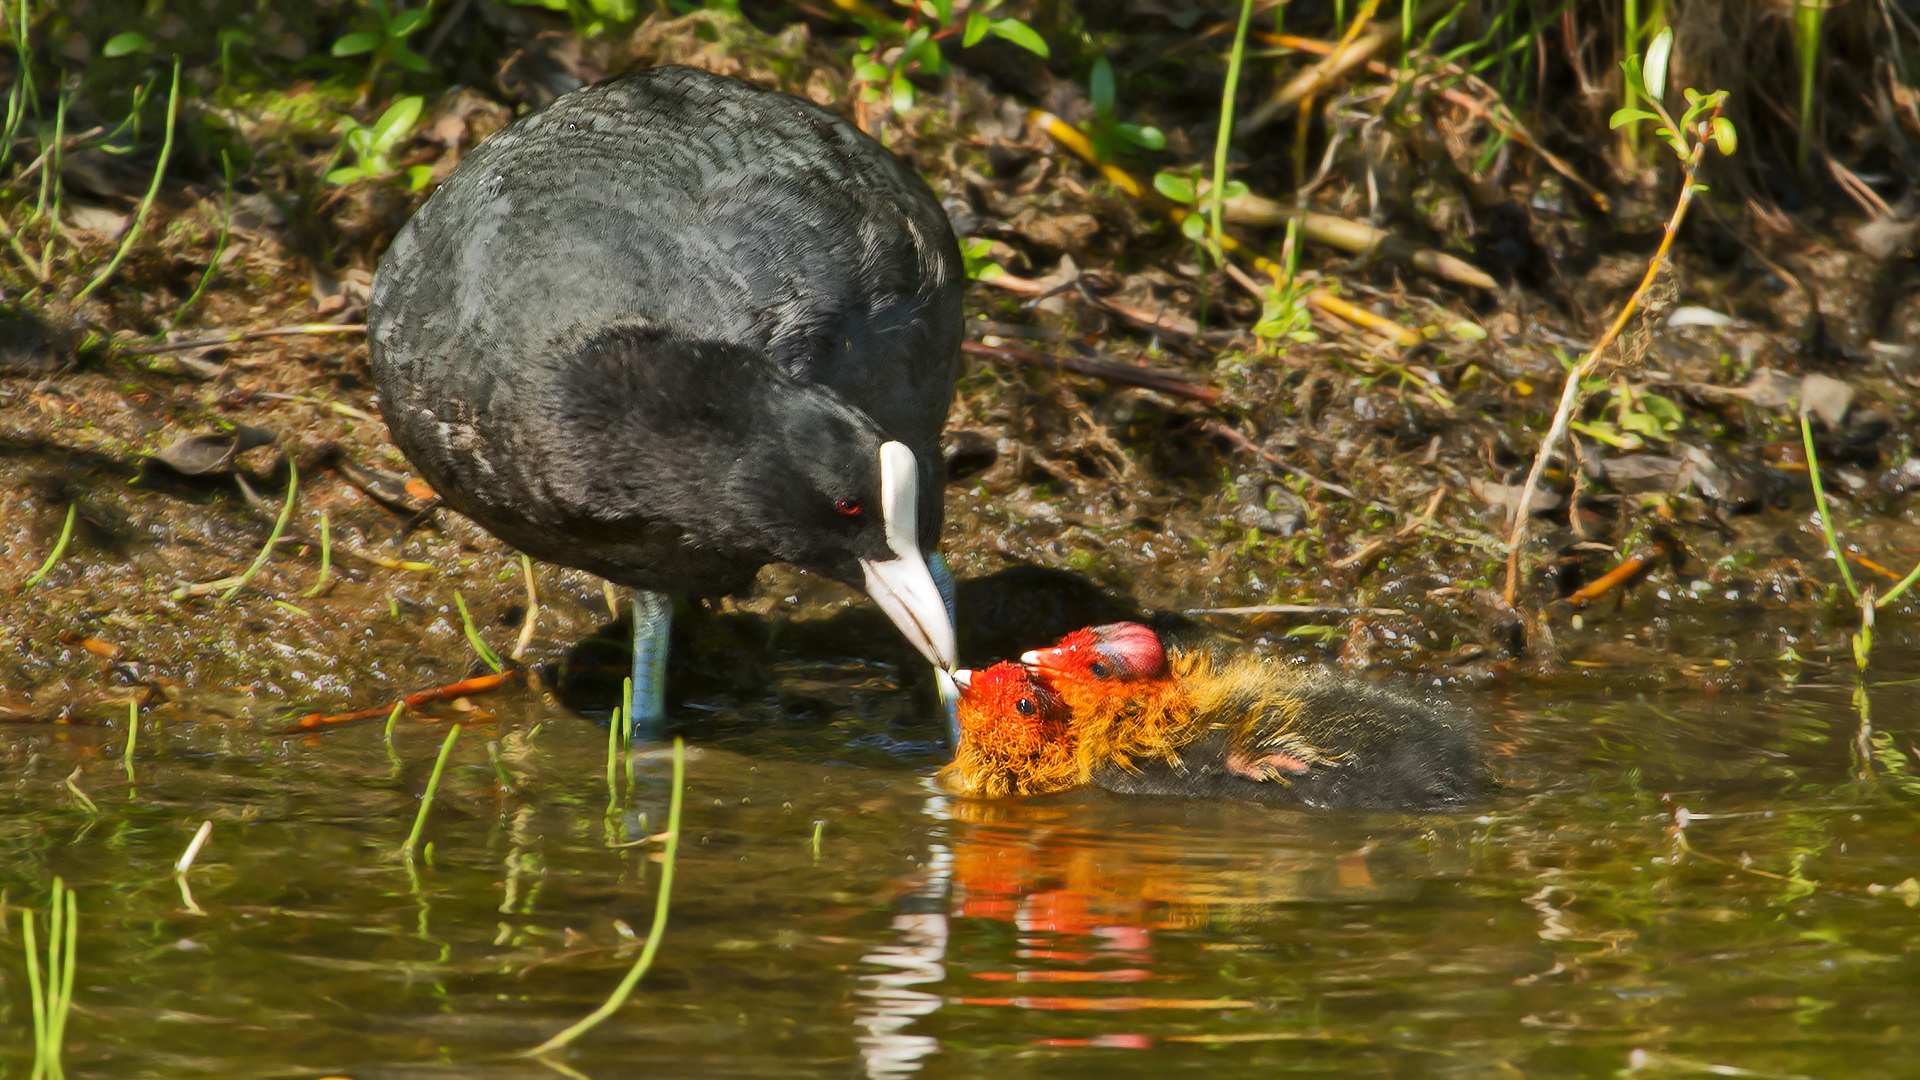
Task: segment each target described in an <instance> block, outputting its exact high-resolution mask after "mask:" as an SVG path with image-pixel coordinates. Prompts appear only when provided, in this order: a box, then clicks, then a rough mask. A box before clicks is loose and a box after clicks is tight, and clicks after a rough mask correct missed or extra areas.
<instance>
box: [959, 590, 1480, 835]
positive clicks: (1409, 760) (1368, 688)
mask: <svg viewBox="0 0 1920 1080" xmlns="http://www.w3.org/2000/svg"><path fill="white" fill-rule="evenodd" d="M1023 660H1025V661H1026V664H1025V665H1012V664H1001V665H996V666H995V667H993V668H990V669H988V670H987V671H984V672H980V673H978V674H977V675H970V676H969V677H967V679H966V681H965V685H966V689H965V691H964V692H963V694H962V696H961V700H960V717H961V728H962V733H963V738H962V746H961V749H960V750H959V751H958V752H957V753H956V755H955V760H954V764H953V765H951V766H949V768H948V770H947V772H945V773H943V774H942V775H943V780H944V781H945V782H946V783H947V784H948V786H949V787H951V788H953V789H954V790H956V791H959V792H961V793H965V794H978V795H997V794H1015V793H1029V794H1032V793H1041V792H1045V791H1057V790H1062V789H1065V788H1069V787H1073V786H1077V785H1081V784H1089V783H1090V784H1094V785H1097V786H1099V787H1103V788H1106V789H1107V790H1109V791H1115V792H1120V793H1125V794H1141V795H1187V796H1196V797H1209V798H1245V799H1256V800H1260V801H1264V802H1275V803H1291V804H1296V805H1304V806H1311V807H1321V808H1357V809H1392V810H1428V809H1439V808H1443V807H1446V806H1450V805H1455V804H1458V803H1460V802H1464V801H1467V800H1470V799H1473V798H1475V797H1478V796H1480V795H1483V794H1485V793H1486V792H1487V791H1488V790H1489V784H1488V782H1487V778H1486V770H1485V766H1484V764H1483V762H1482V761H1481V758H1480V751H1479V741H1478V732H1477V730H1476V728H1475V726H1474V725H1473V724H1472V722H1471V721H1469V720H1468V719H1467V718H1465V717H1463V716H1461V715H1459V714H1457V713H1455V712H1453V711H1452V710H1451V709H1449V708H1446V707H1444V706H1440V705H1437V704H1434V703H1430V702H1425V701H1421V700H1419V699H1417V698H1414V697H1411V696H1409V695H1407V694H1404V693H1401V692H1398V691H1395V690H1390V689H1387V688H1385V687H1381V686H1377V685H1374V684H1370V683H1364V682H1359V681H1356V680H1352V679H1345V678H1339V677H1336V676H1330V675H1324V674H1317V673H1315V674H1308V673H1302V672H1297V671H1292V670H1288V669H1286V668H1283V667H1280V666H1278V665H1276V664H1273V663H1270V662H1266V661H1262V660H1259V659H1256V658H1251V657H1229V658H1217V657H1215V656H1213V655H1211V654H1209V653H1206V652H1204V651H1198V650H1195V651H1184V652H1182V651H1175V652H1173V653H1171V654H1168V653H1167V652H1166V651H1165V650H1164V649H1163V648H1161V646H1160V644H1159V639H1158V638H1157V637H1156V636H1154V635H1153V633H1152V631H1151V630H1148V629H1147V628H1146V627H1144V626H1140V625H1138V624H1133V623H1122V624H1116V625H1113V626H1106V627H1095V628H1092V629H1091V630H1086V631H1077V632H1076V633H1075V634H1071V635H1068V637H1067V638H1066V639H1064V640H1063V641H1062V642H1061V644H1060V645H1058V646H1055V647H1054V648H1052V649H1043V650H1038V651H1036V652H1033V653H1028V654H1027V655H1026V656H1025V657H1023ZM969 743H972V744H973V745H972V746H971V747H969V746H968V744H969Z"/></svg>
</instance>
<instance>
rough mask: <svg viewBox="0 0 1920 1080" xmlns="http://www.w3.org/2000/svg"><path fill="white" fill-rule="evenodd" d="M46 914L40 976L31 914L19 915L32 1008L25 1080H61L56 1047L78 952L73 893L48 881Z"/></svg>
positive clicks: (70, 1003)
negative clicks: (29, 1058) (49, 895)
mask: <svg viewBox="0 0 1920 1080" xmlns="http://www.w3.org/2000/svg"><path fill="white" fill-rule="evenodd" d="M48 908H49V910H48V912H47V946H46V962H47V966H46V976H45V978H44V979H43V978H42V977H41V971H40V942H39V935H38V933H37V931H36V928H35V926H34V922H35V920H34V917H33V911H32V910H31V909H29V910H27V911H23V912H21V913H20V929H21V938H22V943H23V944H24V946H25V949H26V954H27V994H28V997H29V998H30V999H31V1001H32V1006H33V1071H32V1073H30V1074H29V1076H30V1078H31V1080H64V1078H65V1076H66V1070H65V1068H64V1067H63V1066H62V1065H61V1062H60V1053H61V1046H62V1044H63V1043H64V1042H65V1041H66V1033H67V1016H68V1014H69V1013H70V1012H72V1010H73V979H74V969H75V953H76V952H77V951H78V950H77V946H78V944H79V933H80V911H79V904H78V901H77V900H76V899H75V897H74V894H73V890H71V889H68V888H67V887H66V884H65V883H64V882H63V881H61V880H60V879H59V878H54V879H53V895H52V902H51V903H50V904H49V905H48Z"/></svg>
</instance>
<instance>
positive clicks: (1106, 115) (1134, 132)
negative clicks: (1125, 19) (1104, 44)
mask: <svg viewBox="0 0 1920 1080" xmlns="http://www.w3.org/2000/svg"><path fill="white" fill-rule="evenodd" d="M1116 96H1117V95H1116V91H1115V85H1114V78H1113V65H1112V64H1110V63H1108V62H1107V58H1106V57H1104V56H1103V57H1101V58H1100V59H1098V60H1095V61H1094V62H1093V70H1092V71H1091V72H1090V73H1089V74H1088V76H1087V99H1088V100H1089V101H1090V102H1091V103H1092V104H1093V119H1092V120H1090V121H1088V122H1087V123H1086V124H1085V125H1083V126H1082V129H1081V130H1083V131H1085V132H1086V134H1087V138H1088V140H1089V141H1091V142H1092V143H1093V152H1094V156H1095V157H1097V158H1099V159H1100V161H1102V162H1107V161H1112V160H1113V157H1114V154H1115V152H1116V151H1117V150H1119V149H1120V146H1121V144H1122V143H1127V144H1131V145H1133V146H1136V147H1139V148H1140V149H1142V150H1164V149H1166V147H1167V137H1166V135H1165V134H1164V133H1162V132H1161V130H1160V129H1159V128H1157V127H1153V126H1151V125H1148V124H1129V123H1124V122H1122V121H1121V120H1120V118H1119V117H1118V116H1116V115H1115V113H1114V105H1115V99H1116Z"/></svg>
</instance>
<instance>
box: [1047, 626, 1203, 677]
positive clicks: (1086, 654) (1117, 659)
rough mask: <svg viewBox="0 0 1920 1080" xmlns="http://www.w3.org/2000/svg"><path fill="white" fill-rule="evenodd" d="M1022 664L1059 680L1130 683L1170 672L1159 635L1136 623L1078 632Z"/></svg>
mask: <svg viewBox="0 0 1920 1080" xmlns="http://www.w3.org/2000/svg"><path fill="white" fill-rule="evenodd" d="M1020 660H1021V662H1022V663H1025V664H1027V665H1029V666H1031V667H1034V668H1038V669H1040V670H1041V671H1044V672H1046V673H1047V674H1048V675H1049V676H1052V677H1055V678H1059V679H1090V680H1095V681H1102V682H1104V681H1109V680H1111V681H1119V682H1128V681H1132V680H1135V679H1156V678H1160V677H1161V676H1163V675H1165V674H1166V671H1167V653H1166V649H1165V648H1164V647H1162V646H1161V644H1160V637H1159V635H1157V634H1155V633H1154V632H1153V631H1152V630H1149V629H1147V628H1146V627H1144V626H1142V625H1140V624H1139V623H1134V622H1122V623H1108V624H1107V625H1105V626H1089V627H1087V628H1086V629H1084V630H1075V631H1074V632H1073V633H1071V634H1068V635H1067V636H1066V637H1063V638H1061V639H1060V643H1059V644H1058V645H1055V646H1053V647H1052V648H1047V649H1036V650H1034V651H1033V652H1030V653H1026V654H1025V655H1023V656H1021V657H1020Z"/></svg>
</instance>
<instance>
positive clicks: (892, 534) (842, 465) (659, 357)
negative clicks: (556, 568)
mask: <svg viewBox="0 0 1920 1080" xmlns="http://www.w3.org/2000/svg"><path fill="white" fill-rule="evenodd" d="M564 385H565V390H564V395H565V396H564V400H563V402H562V405H561V409H560V412H561V421H562V424H563V427H564V428H566V429H567V431H568V434H569V436H570V437H569V438H568V439H567V446H568V452H569V456H570V457H571V458H572V459H573V460H572V463H571V464H572V468H571V469H570V470H569V473H570V475H572V476H574V477H576V478H577V479H578V482H579V483H580V484H581V485H583V486H584V487H586V488H588V489H589V490H588V496H587V501H589V502H590V503H591V504H593V505H595V506H596V507H598V508H599V509H598V511H597V514H598V516H600V517H601V518H602V520H603V521H605V522H607V523H608V524H609V525H612V524H614V523H617V522H624V523H626V524H627V525H628V526H629V527H633V528H642V527H647V526H657V523H660V522H667V523H671V525H672V526H673V527H674V528H675V529H676V530H677V532H678V533H679V536H678V540H679V542H680V544H681V545H682V546H683V547H686V548H691V549H694V550H696V551H699V552H702V553H704V554H706V555H709V556H713V557H718V558H721V559H725V560H732V561H735V562H738V563H741V564H745V565H746V566H748V567H749V568H751V567H754V566H759V565H761V564H764V563H769V562H784V563H789V564H791V565H793V566H797V567H799V568H801V569H802V570H808V571H811V572H813V573H816V574H820V575H822V576H825V577H830V578H833V579H835V580H838V581H842V582H845V583H847V584H849V585H852V586H854V587H855V588H859V589H863V590H865V591H866V593H867V594H868V595H869V596H871V597H873V599H874V602H875V603H877V604H879V605H880V608H881V610H882V611H884V612H886V614H887V617H888V618H889V619H891V620H892V621H893V623H894V625H896V626H897V627H899V628H900V631H901V633H902V634H904V635H905V636H906V638H907V640H908V641H910V642H912V644H913V646H914V647H915V648H916V649H918V650H919V651H920V653H921V654H922V655H924V656H925V657H926V658H927V659H928V660H930V661H932V662H933V663H934V664H935V665H937V666H939V667H942V668H948V669H951V668H952V667H953V666H954V633H953V621H952V619H951V618H950V617H949V616H948V614H947V607H946V602H945V601H944V600H943V599H942V597H941V595H940V590H939V588H938V587H937V586H936V585H935V584H934V581H933V575H932V574H931V572H930V571H929V569H928V566H927V552H929V551H931V550H932V545H933V542H934V540H935V539H937V537H936V535H935V533H936V532H937V522H936V523H928V525H927V527H925V528H923V527H922V524H921V513H920V505H921V499H922V495H921V488H922V486H923V483H924V479H925V478H926V477H928V476H930V475H932V474H931V472H930V471H929V470H927V469H925V468H923V466H922V463H921V462H920V461H918V460H917V459H916V457H915V455H914V453H913V451H912V450H910V449H908V448H907V447H906V445H905V444H903V443H900V442H898V441H895V440H892V439H889V438H888V437H887V436H886V434H885V433H884V432H883V431H881V429H880V427H879V426H878V425H877V424H875V423H874V421H873V420H872V419H871V418H869V417H868V416H867V415H866V414H864V413H862V412H861V411H860V410H858V409H856V408H854V407H852V406H851V405H849V404H847V402H846V401H845V399H843V398H842V397H841V396H840V395H839V394H837V393H835V392H834V391H833V390H831V389H829V388H827V387H825V386H821V385H818V384H813V383H803V382H800V381H797V380H795V379H792V378H789V377H788V376H787V375H786V374H785V373H783V372H781V371H779V370H778V369H777V368H776V367H775V366H774V365H773V364H772V363H770V362H769V361H768V360H767V359H766V357H765V356H764V355H763V354H761V353H759V352H757V351H755V350H751V349H747V348H744V347H741V346H737V345H732V344H727V343H723V342H715V341H689V340H686V339H681V338H675V337H672V336H670V335H665V334H662V333H658V332H653V331H647V330H637V329H629V328H620V329H618V330H616V331H613V332H607V333H602V334H599V335H596V336H595V338H593V339H592V340H589V341H588V342H586V343H585V344H584V345H583V346H582V347H581V349H580V351H579V352H578V354H577V355H576V358H575V363H574V365H573V368H572V370H571V371H570V373H569V378H568V379H567V380H566V382H565V384H564Z"/></svg>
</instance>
